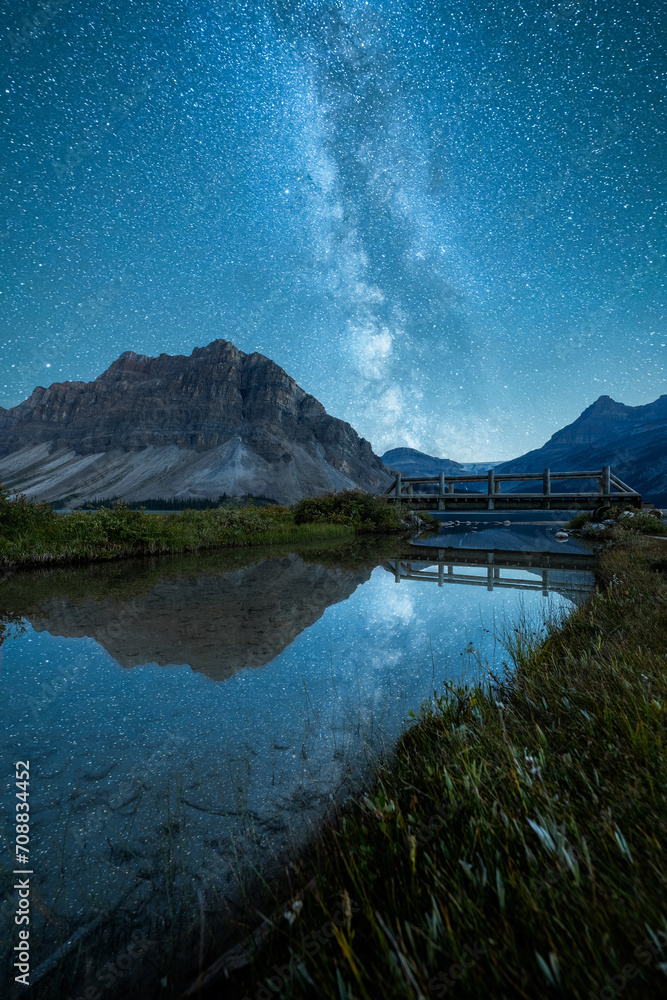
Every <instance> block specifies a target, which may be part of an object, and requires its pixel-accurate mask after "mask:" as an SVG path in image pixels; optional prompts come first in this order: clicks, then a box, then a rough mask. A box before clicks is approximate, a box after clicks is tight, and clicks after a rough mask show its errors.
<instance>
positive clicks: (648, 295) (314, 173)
mask: <svg viewBox="0 0 667 1000" xmlns="http://www.w3.org/2000/svg"><path fill="white" fill-rule="evenodd" d="M0 11H1V20H0V185H1V192H2V199H1V203H0V358H1V360H2V368H1V370H0V375H2V376H3V377H2V378H0V405H3V406H5V407H8V406H13V405H15V404H16V403H18V402H20V400H22V399H24V398H25V397H26V396H27V395H29V393H30V392H31V391H32V389H33V388H34V387H35V386H36V385H49V384H50V383H51V382H55V381H65V380H86V381H87V380H90V379H93V378H95V377H96V376H97V375H98V374H100V372H101V371H103V370H104V369H105V368H106V367H108V365H109V364H110V363H111V362H112V361H113V360H114V359H115V358H116V357H117V356H118V355H119V354H120V353H121V352H122V351H125V350H134V351H138V352H140V353H144V354H149V355H156V354H159V353H161V352H167V353H170V354H189V353H190V352H191V351H192V349H193V348H194V347H196V346H203V345H205V344H207V343H209V342H210V341H211V340H214V339H216V338H218V337H221V338H224V339H227V340H231V341H233V342H234V343H235V344H236V346H237V347H238V348H240V349H241V350H243V351H246V352H249V353H250V352H253V351H259V352H261V353H262V354H265V355H267V356H268V357H270V358H272V359H273V360H274V361H276V362H277V363H278V364H280V365H281V366H282V367H283V368H285V370H286V371H287V372H288V373H289V374H290V375H292V376H293V377H294V378H295V379H296V380H297V382H298V383H299V384H300V385H301V386H302V387H303V388H304V389H306V390H307V391H308V392H310V393H312V394H313V395H314V396H316V397H317V398H318V399H319V400H320V401H321V402H322V403H323V404H324V405H325V406H326V408H327V410H328V411H329V412H330V413H331V414H333V415H334V416H338V417H342V418H343V419H345V420H349V421H350V423H351V424H352V425H353V426H354V427H355V428H356V429H357V430H358V431H359V433H360V434H362V435H363V436H364V437H366V438H368V439H369V440H370V441H371V443H372V445H373V448H374V450H375V451H376V452H377V453H378V454H381V453H382V452H383V451H385V450H386V449H388V448H391V447H399V446H406V445H407V446H410V447H414V448H418V449H420V450H423V451H427V452H429V453H431V454H435V455H439V456H442V457H447V458H452V459H456V460H458V461H483V460H487V459H488V460H494V459H495V460H500V459H507V458H511V457H514V456H516V455H519V454H522V453H523V452H525V451H527V450H528V449H530V448H533V447H538V446H539V445H541V444H542V443H543V442H544V441H545V440H546V439H547V438H548V437H549V436H550V435H551V434H552V433H553V432H554V431H555V430H557V429H558V428H559V427H561V426H563V425H564V424H566V423H569V422H570V421H571V420H573V419H574V418H575V417H576V416H577V415H578V414H579V413H580V412H581V410H582V409H584V407H585V406H587V405H589V404H590V403H591V402H592V401H593V400H594V399H596V398H597V397H598V396H599V395H601V394H603V393H606V394H609V395H611V396H613V397H614V398H615V399H618V400H621V401H622V402H625V403H629V404H633V405H637V404H640V403H646V402H649V401H650V400H652V399H655V398H656V397H657V396H658V395H660V394H661V393H663V392H665V391H667V386H666V385H665V359H666V357H667V347H666V344H667V321H666V315H667V288H666V286H667V238H666V235H665V234H666V232H667V227H666V221H667V220H666V215H667V206H666V191H667V183H666V181H667V142H666V139H665V107H666V98H665V82H666V79H667V57H666V56H665V52H666V51H667V38H666V37H665V35H666V34H667V31H666V24H667V19H665V18H664V7H663V2H662V0H648V2H640V3H630V2H619V0H579V2H575V0H564V2H561V3H551V2H542V0H539V2H528V0H526V2H524V3H523V4H521V3H505V2H495V3H493V2H487V3H483V2H481V3H477V2H473V0H470V2H468V3H463V2H449V0H433V2H421V0H414V2H407V0H378V2H374V0H369V2H364V0H252V2H247V3H246V2H240V0H228V2H222V0H206V2H204V0H172V2H166V0H107V2H104V3H102V2H99V0H2V4H1V6H0Z"/></svg>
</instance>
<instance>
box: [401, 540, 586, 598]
mask: <svg viewBox="0 0 667 1000" xmlns="http://www.w3.org/2000/svg"><path fill="white" fill-rule="evenodd" d="M593 565H594V559H593V556H592V555H576V554H570V553H559V552H513V551H507V552H500V551H497V552H489V551H487V550H484V549H455V548H445V549H438V548H435V547H433V548H431V547H430V546H429V551H428V552H427V551H426V546H423V547H422V549H421V551H420V552H418V553H415V554H414V555H412V554H410V556H408V557H407V558H406V559H392V560H390V561H388V562H387V563H385V564H384V568H385V569H386V570H387V572H389V573H391V574H392V575H393V576H394V579H395V581H396V583H401V582H402V581H404V580H422V581H426V582H431V583H437V585H438V586H439V587H443V586H444V585H445V584H448V583H451V584H458V585H462V586H468V587H486V589H487V590H494V589H496V588H501V589H505V588H510V589H513V590H517V589H518V590H536V591H541V593H542V594H543V595H544V596H545V597H546V596H547V595H548V594H549V592H550V591H552V590H558V591H567V592H568V593H572V594H581V595H588V594H590V592H591V590H592V589H593V587H594V585H595V578H594V576H593V573H592V568H593ZM526 570H528V571H529V572H531V573H534V574H535V577H533V579H526V577H525V576H523V575H522V576H515V575H512V574H513V573H517V572H519V573H520V572H521V571H523V572H524V573H525V571H526ZM568 571H569V572H570V573H571V574H572V576H571V578H570V579H567V578H565V579H564V578H563V577H564V573H567V572H568Z"/></svg>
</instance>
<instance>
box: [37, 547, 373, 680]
mask: <svg viewBox="0 0 667 1000" xmlns="http://www.w3.org/2000/svg"><path fill="white" fill-rule="evenodd" d="M370 575H371V571H370V569H365V570H356V571H352V570H346V569H342V568H339V567H336V566H321V565H318V564H312V563H310V564H308V563H305V562H304V561H303V560H302V559H301V558H300V557H299V556H297V555H295V554H294V553H292V554H290V555H287V556H284V557H277V558H265V559H261V560H259V561H258V562H256V563H254V564H253V565H250V566H247V567H244V568H243V569H239V570H236V571H227V572H223V573H211V572H208V573H195V574H194V575H182V576H176V577H171V576H168V577H165V578H163V579H161V580H159V581H158V582H157V583H155V585H154V586H153V587H152V588H151V589H150V590H149V591H148V593H144V594H141V595H139V596H136V597H134V598H132V599H131V600H129V601H128V600H123V599H121V598H119V597H109V598H107V599H105V600H99V599H97V600H96V599H95V598H93V597H86V598H85V599H83V600H74V599H73V598H71V597H69V596H58V597H52V598H49V599H47V600H45V601H43V602H42V603H41V604H40V606H39V608H38V609H37V610H36V611H35V612H33V613H32V614H29V615H28V619H29V621H30V623H31V625H32V627H33V628H34V629H35V631H36V632H44V631H46V632H49V633H50V634H51V635H54V636H66V637H68V638H81V637H83V636H89V637H90V638H92V639H95V640H96V642H98V643H99V644H100V645H101V646H103V647H104V649H106V650H107V652H108V653H110V655H111V656H112V657H113V658H114V660H115V661H116V662H117V663H119V664H120V665H121V666H122V667H136V666H138V665H141V664H144V663H156V664H158V665H159V666H166V665H168V664H182V663H185V664H188V665H189V666H190V667H191V668H192V669H193V670H196V671H199V672H201V673H203V674H206V676H207V677H210V678H211V679H212V680H216V681H221V680H224V679H225V678H227V677H231V675H232V674H234V673H236V671H237V670H240V669H242V668H243V667H260V666H263V665H264V664H265V663H269V662H270V661H271V660H273V659H274V658H275V657H276V656H278V655H279V654H280V653H281V652H282V651H283V650H284V649H285V647H286V646H289V644H290V643H291V642H293V641H294V639H295V638H296V636H297V635H299V634H300V633H301V632H303V630H304V629H306V628H309V627H310V626H311V625H313V624H314V623H315V622H316V621H317V620H318V619H319V618H320V617H321V616H322V615H323V613H324V611H325V610H326V609H327V608H328V607H331V605H332V604H337V603H339V602H340V601H345V600H347V599H348V598H349V597H350V595H351V594H352V593H353V592H354V591H355V590H356V588H357V587H358V586H359V585H360V584H363V583H366V582H367V580H368V579H369V578H370Z"/></svg>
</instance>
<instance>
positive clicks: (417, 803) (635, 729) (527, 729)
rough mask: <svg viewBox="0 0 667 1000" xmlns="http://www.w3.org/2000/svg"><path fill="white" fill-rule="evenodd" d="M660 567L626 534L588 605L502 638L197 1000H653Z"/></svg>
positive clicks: (657, 961) (293, 877) (661, 857)
mask: <svg viewBox="0 0 667 1000" xmlns="http://www.w3.org/2000/svg"><path fill="white" fill-rule="evenodd" d="M666 569H667V561H666V557H665V554H664V549H663V548H662V545H661V543H659V542H653V541H651V540H648V539H644V538H641V537H639V536H638V535H637V534H630V533H628V534H624V535H623V538H622V540H620V541H619V540H616V542H615V543H614V546H613V547H610V548H608V549H607V550H606V551H604V552H602V554H601V555H600V561H599V582H600V584H601V586H600V590H599V592H598V593H597V594H596V596H595V597H594V598H593V599H592V601H591V602H590V603H588V604H586V605H584V606H583V607H580V608H578V609H575V610H574V611H573V612H572V613H571V615H570V616H569V617H567V618H565V619H561V620H552V621H551V622H550V623H549V624H548V627H547V634H546V637H544V636H543V637H542V638H540V639H537V638H536V637H535V636H531V634H530V632H529V631H527V630H526V629H525V628H523V627H521V626H520V625H518V626H517V627H516V629H514V630H513V631H511V632H510V633H508V634H507V635H506V636H505V641H506V646H507V650H508V658H507V660H508V667H511V668H512V669H511V670H508V673H507V674H506V675H505V676H504V677H502V678H497V679H496V680H495V682H493V683H491V684H489V685H487V686H479V687H477V688H475V689H474V690H469V689H461V690H456V691H454V690H448V691H444V692H441V694H440V695H439V696H437V697H436V699H435V701H434V702H432V703H430V704H429V705H427V706H426V707H425V708H424V710H423V712H422V715H421V717H420V718H419V720H417V721H416V722H415V724H414V725H413V726H412V727H411V728H410V729H409V730H408V731H407V732H406V734H405V735H404V736H403V738H402V739H401V741H400V742H399V745H398V748H397V751H396V754H395V758H394V759H393V760H392V762H391V763H390V764H389V765H387V766H386V767H383V768H382V769H381V770H380V771H379V773H378V775H377V781H376V785H375V787H374V790H373V791H372V793H371V794H370V795H368V796H362V797H357V798H356V799H354V800H353V801H352V802H351V804H350V805H349V807H348V808H346V810H345V811H344V812H343V813H342V814H341V815H340V816H339V817H338V820H337V822H336V823H335V824H334V825H333V826H332V827H331V828H330V829H328V830H327V831H325V833H324V834H323V835H322V837H321V839H320V840H319V841H318V842H317V843H316V844H315V845H314V847H313V848H312V849H311V850H310V851H309V852H308V854H307V855H306V856H305V857H303V858H301V859H300V860H299V861H297V862H296V863H295V865H294V867H293V870H292V871H291V874H290V890H289V894H290V895H293V894H294V893H295V892H296V891H297V890H298V889H303V887H304V886H306V885H307V884H308V883H309V882H310V880H311V879H312V878H313V877H314V879H315V882H314V883H313V884H314V890H313V891H310V892H308V891H307V892H305V893H304V894H303V898H302V900H299V902H298V904H297V905H295V906H285V904H284V902H283V905H282V913H287V914H288V918H284V917H283V916H282V915H280V913H281V911H279V916H278V918H277V920H275V921H274V930H273V932H272V934H271V937H270V940H269V943H268V944H267V945H266V946H265V947H264V948H263V949H262V950H260V952H259V953H258V954H257V955H256V956H255V958H254V959H253V960H252V961H251V963H250V965H248V966H246V967H245V968H244V969H241V970H238V971H234V970H233V969H230V970H229V972H228V975H229V978H223V979H222V980H220V982H219V983H218V985H217V986H212V987H211V988H210V989H209V991H208V992H206V991H203V992H201V993H200V994H199V995H201V996H204V997H207V996H211V997H213V996H218V995H219V990H220V989H224V995H225V997H230V998H233V997H239V998H240V997H251V998H253V1000H254V998H255V997H257V998H258V1000H268V998H270V997H272V996H276V995H280V996H284V997H304V998H305V997H313V996H318V997H326V998H329V997H330V998H334V997H335V998H338V1000H351V998H368V1000H371V998H376V997H383V998H384V997H386V998H399V997H400V998H403V997H406V998H407V997H411V998H412V997H415V998H416V997H425V998H426V997H443V996H445V995H448V994H449V993H450V992H451V993H452V994H454V993H455V995H456V996H457V997H487V996H489V997H494V998H505V997H507V998H510V997H511V998H518V997H523V998H526V997H530V998H532V997H537V996H539V997H561V996H567V997H571V998H582V1000H583V998H589V997H591V996H593V997H595V996H600V995H602V996H604V997H608V998H609V997H611V996H614V995H616V994H617V992H622V995H623V997H624V998H626V997H642V998H647V997H657V996H661V995H664V994H663V992H662V991H663V990H664V988H665V984H666V976H665V969H667V965H664V964H663V963H667V946H666V944H665V942H666V941H667V920H666V919H665V898H667V891H666V890H667V857H666V848H665V845H666V844H667V764H666V762H665V756H666V751H667V747H666V746H665V719H666V712H667V684H666V681H665V656H666V651H667V582H666V579H665V575H664V574H665V570H666ZM276 891H277V890H276ZM282 892H283V893H284V892H285V888H284V886H283V888H282ZM281 898H282V900H283V901H284V899H285V895H284V894H283V895H282V896H280V895H277V896H275V897H273V899H268V900H266V901H265V902H264V905H263V906H260V910H261V912H262V913H265V914H266V913H267V912H268V909H269V908H270V907H271V906H272V905H275V903H276V901H279V900H280V899H281ZM256 919H257V918H256V914H252V915H249V917H248V920H247V924H246V927H245V932H247V933H249V932H250V931H252V930H253V927H254V926H255V924H254V921H256ZM215 957H216V956H215V954H211V955H210V956H209V959H210V960H211V961H212V960H213V959H214V958H215ZM661 966H662V967H661ZM610 984H611V985H610ZM601 991H602V993H601Z"/></svg>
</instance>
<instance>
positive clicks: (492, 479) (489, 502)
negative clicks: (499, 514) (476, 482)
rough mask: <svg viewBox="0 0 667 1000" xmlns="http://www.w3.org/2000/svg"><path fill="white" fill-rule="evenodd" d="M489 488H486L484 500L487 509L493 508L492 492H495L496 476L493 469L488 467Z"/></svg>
mask: <svg viewBox="0 0 667 1000" xmlns="http://www.w3.org/2000/svg"><path fill="white" fill-rule="evenodd" d="M488 475H489V489H488V494H489V495H488V499H487V502H486V505H487V509H488V510H494V507H495V505H494V503H493V494H494V493H495V492H496V477H495V474H494V471H493V469H489V474H488Z"/></svg>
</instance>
